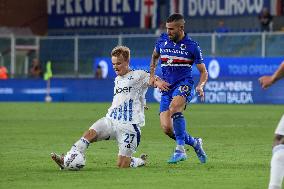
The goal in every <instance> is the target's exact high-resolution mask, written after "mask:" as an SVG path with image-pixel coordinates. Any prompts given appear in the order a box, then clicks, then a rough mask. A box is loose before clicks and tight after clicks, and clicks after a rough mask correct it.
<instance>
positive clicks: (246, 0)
mask: <svg viewBox="0 0 284 189" xmlns="http://www.w3.org/2000/svg"><path fill="white" fill-rule="evenodd" d="M168 3H169V8H170V14H172V13H175V12H179V13H182V14H183V15H184V16H185V18H187V17H188V18H192V17H204V16H210V17H212V16H213V17H217V16H248V15H257V14H259V13H260V12H261V10H262V9H263V7H266V8H268V9H270V5H271V2H270V1H269V0H234V1H229V0H198V1H196V0H171V1H168ZM274 4H275V6H276V3H274Z"/></svg>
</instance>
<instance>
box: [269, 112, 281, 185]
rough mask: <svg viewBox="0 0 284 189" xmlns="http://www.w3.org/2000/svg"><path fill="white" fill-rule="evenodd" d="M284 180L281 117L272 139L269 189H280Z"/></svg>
mask: <svg viewBox="0 0 284 189" xmlns="http://www.w3.org/2000/svg"><path fill="white" fill-rule="evenodd" d="M283 178H284V115H283V116H282V118H281V120H280V122H279V124H278V126H277V128H276V131H275V137H274V143H273V150H272V158H271V169H270V181H269V189H281V186H282V182H283Z"/></svg>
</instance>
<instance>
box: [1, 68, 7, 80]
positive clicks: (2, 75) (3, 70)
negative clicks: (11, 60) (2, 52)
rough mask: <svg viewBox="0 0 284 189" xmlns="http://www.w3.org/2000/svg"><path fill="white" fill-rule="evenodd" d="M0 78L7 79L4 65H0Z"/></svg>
mask: <svg viewBox="0 0 284 189" xmlns="http://www.w3.org/2000/svg"><path fill="white" fill-rule="evenodd" d="M0 79H8V71H7V68H6V67H5V66H1V65H0Z"/></svg>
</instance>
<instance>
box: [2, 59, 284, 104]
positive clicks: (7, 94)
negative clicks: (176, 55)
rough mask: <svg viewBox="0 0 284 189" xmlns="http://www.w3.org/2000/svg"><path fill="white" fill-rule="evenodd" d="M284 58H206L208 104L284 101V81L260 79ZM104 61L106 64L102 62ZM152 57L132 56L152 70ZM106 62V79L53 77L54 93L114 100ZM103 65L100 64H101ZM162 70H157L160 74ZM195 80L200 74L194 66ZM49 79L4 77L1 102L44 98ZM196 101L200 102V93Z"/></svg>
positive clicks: (137, 65)
mask: <svg viewBox="0 0 284 189" xmlns="http://www.w3.org/2000/svg"><path fill="white" fill-rule="evenodd" d="M283 60H284V57H283V58H218V57H217V58H214V59H213V58H205V60H204V61H205V64H206V67H207V69H208V73H209V78H208V82H207V83H206V85H205V87H204V91H205V103H214V104H215V103H222V104H271V103H273V104H284V80H281V81H279V82H277V83H276V84H275V85H273V86H271V87H270V88H269V89H267V90H263V89H262V88H261V87H260V85H259V82H258V78H259V77H260V76H262V75H272V74H273V73H274V72H275V70H276V69H277V68H278V66H279V65H280V63H281V62H282V61H283ZM101 62H104V63H101ZM149 62H150V59H149V58H132V59H131V65H133V68H134V69H144V70H149ZM100 63H101V64H104V66H105V69H107V70H108V71H107V73H106V76H105V79H101V80H96V79H52V80H51V89H50V96H51V97H52V99H53V101H56V102H110V101H111V100H112V97H113V87H114V83H113V80H114V77H115V73H114V71H113V69H112V64H111V62H110V59H109V58H96V59H95V60H94V68H96V66H97V65H98V64H100ZM101 64H100V65H101ZM160 72H161V71H160V69H159V68H158V69H157V73H158V74H160ZM193 76H194V79H195V82H196V83H197V82H198V80H199V74H198V71H197V69H196V67H195V66H193ZM46 92H47V90H46V82H45V81H44V80H32V79H8V80H0V101H39V102H40V101H44V99H45V96H46ZM160 95H161V94H160V92H159V91H158V90H157V89H155V90H154V89H152V88H150V89H149V90H148V93H147V101H148V102H156V101H159V99H160ZM192 103H199V99H198V97H197V96H196V97H195V98H194V99H193V100H192Z"/></svg>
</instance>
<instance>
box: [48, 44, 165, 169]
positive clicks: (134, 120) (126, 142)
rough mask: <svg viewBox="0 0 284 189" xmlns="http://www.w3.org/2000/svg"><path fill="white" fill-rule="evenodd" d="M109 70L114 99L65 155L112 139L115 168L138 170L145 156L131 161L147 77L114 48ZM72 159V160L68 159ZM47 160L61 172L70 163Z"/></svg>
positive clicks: (141, 122)
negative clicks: (115, 142) (116, 153)
mask: <svg viewBox="0 0 284 189" xmlns="http://www.w3.org/2000/svg"><path fill="white" fill-rule="evenodd" d="M111 61H112V64H113V69H114V71H115V73H116V74H117V77H116V78H115V81H114V83H115V87H114V96H113V101H112V105H111V107H110V108H109V109H108V112H107V114H106V116H105V117H103V118H101V119H99V120H97V121H96V122H95V123H94V124H93V125H92V126H91V127H90V128H89V129H88V130H87V131H86V132H85V133H84V134H83V136H82V138H80V139H79V140H78V141H77V142H75V144H74V145H73V146H72V147H71V150H70V151H69V152H68V153H67V154H70V153H71V154H72V153H73V154H76V153H81V154H83V155H84V154H85V151H86V149H87V148H88V146H89V144H90V143H92V142H97V141H101V140H111V139H115V140H116V141H117V143H118V148H119V152H118V160H117V166H118V167H119V168H127V167H140V166H144V165H145V163H146V162H145V161H146V158H147V155H145V154H142V155H141V156H140V158H135V157H133V156H132V155H133V153H134V152H135V151H136V149H137V147H138V145H139V142H140V137H141V129H140V128H141V127H143V126H144V124H145V116H144V108H145V106H146V100H145V94H146V92H147V89H148V87H149V86H150V85H149V78H150V74H149V73H147V72H146V71H143V70H131V69H130V68H129V61H130V49H129V48H128V47H125V46H117V47H115V48H114V49H113V50H112V52H111ZM163 82H164V81H162V80H161V79H159V78H157V79H156V81H155V85H156V86H158V87H159V86H162V85H163V84H162V83H163ZM71 157H73V159H74V156H71ZM51 158H52V159H53V160H54V161H55V162H56V163H57V164H58V165H59V167H60V168H61V169H64V168H68V167H67V165H66V161H67V162H68V164H69V163H70V161H72V160H73V159H69V160H68V158H67V160H66V158H64V155H62V156H60V155H57V154H56V153H51Z"/></svg>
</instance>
